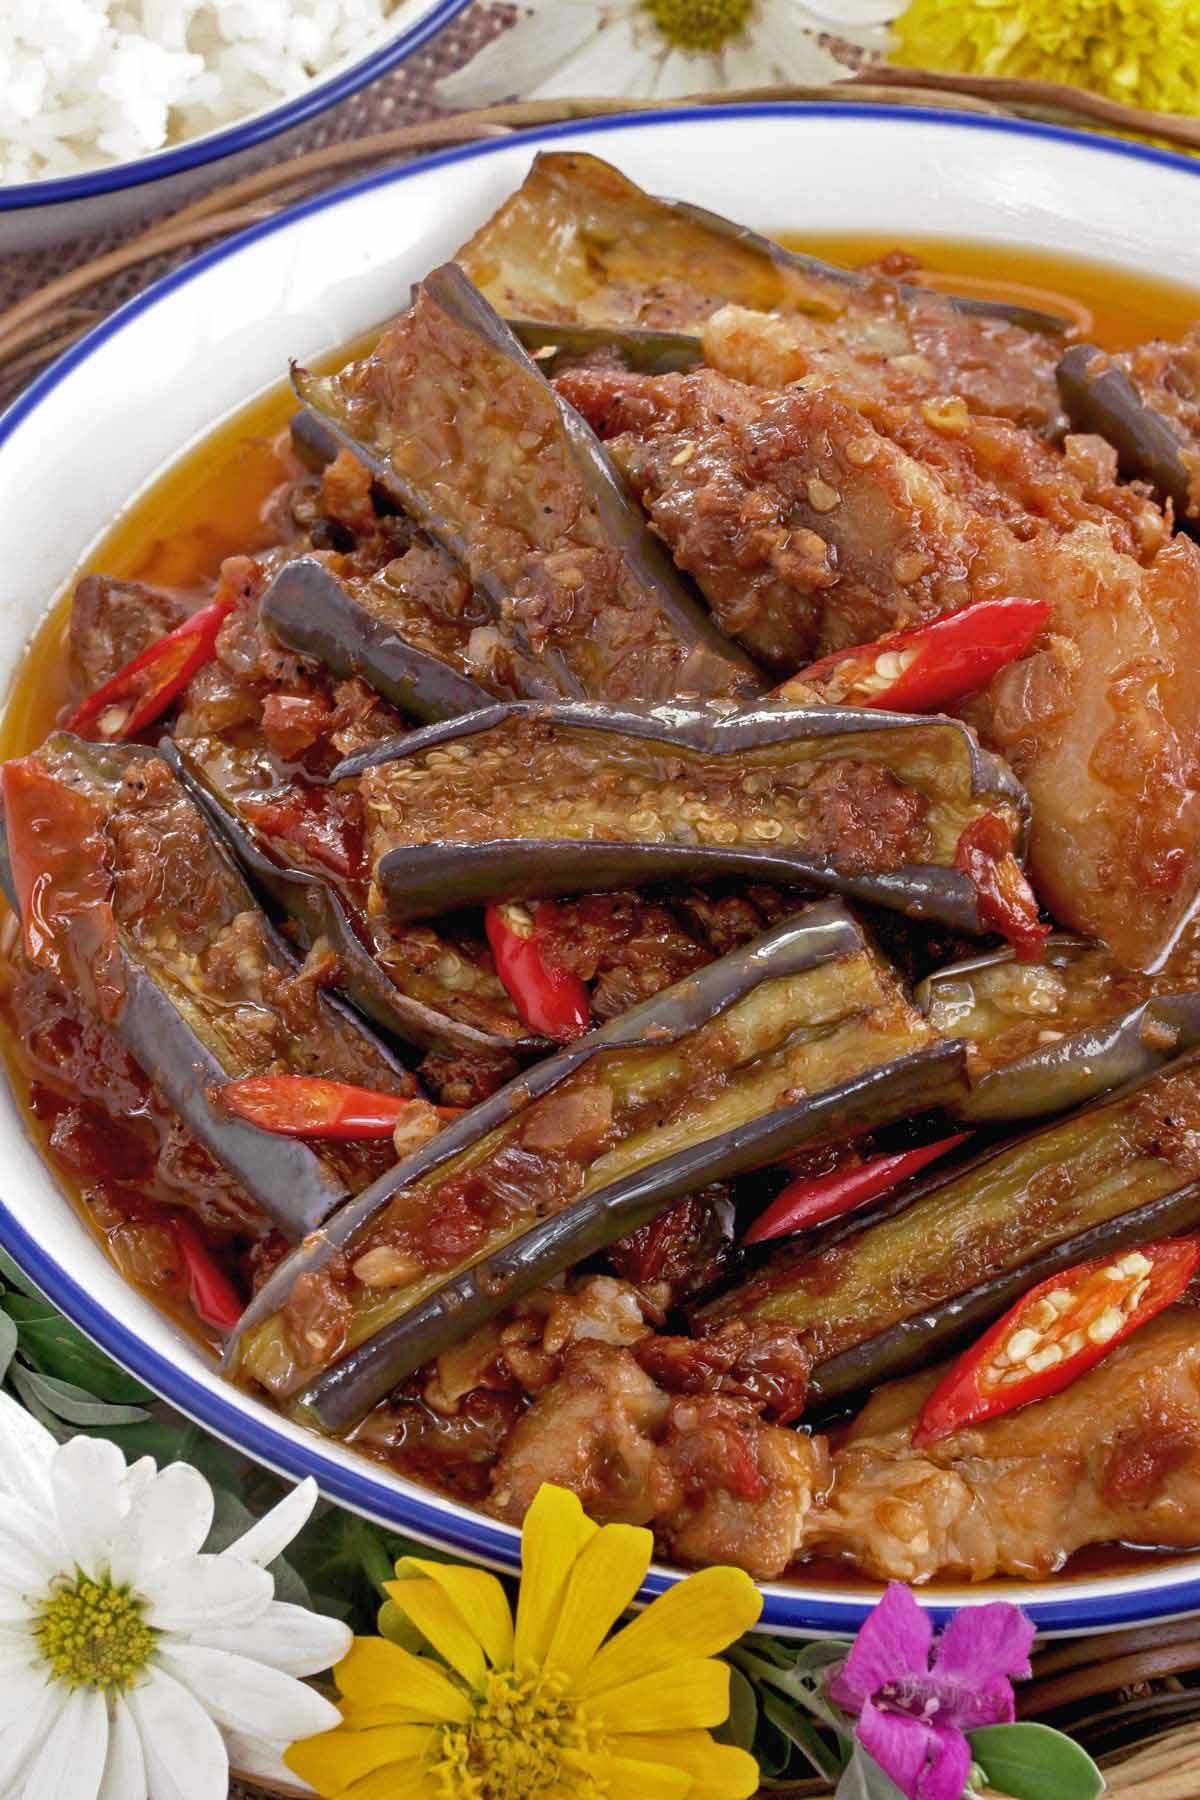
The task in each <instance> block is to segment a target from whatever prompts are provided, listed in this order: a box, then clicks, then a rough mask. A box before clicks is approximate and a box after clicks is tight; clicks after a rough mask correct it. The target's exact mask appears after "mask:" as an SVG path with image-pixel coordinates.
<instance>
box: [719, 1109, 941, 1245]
mask: <svg viewBox="0 0 1200 1800" xmlns="http://www.w3.org/2000/svg"><path fill="white" fill-rule="evenodd" d="M970 1135H971V1134H970V1132H969V1131H956V1132H955V1133H954V1135H953V1137H946V1138H939V1139H938V1140H937V1142H936V1143H934V1144H922V1145H921V1147H920V1149H918V1150H900V1151H897V1152H895V1153H894V1154H891V1155H884V1156H872V1157H871V1158H870V1159H869V1160H868V1161H867V1162H864V1163H859V1164H858V1166H857V1167H856V1168H853V1169H834V1171H833V1173H832V1174H830V1175H817V1176H815V1177H809V1176H802V1177H801V1178H800V1180H799V1181H792V1182H789V1183H788V1185H787V1187H785V1188H784V1190H783V1192H782V1193H781V1194H777V1195H776V1197H775V1199H774V1200H772V1202H771V1204H770V1206H768V1207H767V1209H766V1211H765V1212H763V1213H760V1215H759V1216H758V1218H757V1219H755V1221H754V1223H753V1225H752V1226H751V1227H750V1229H749V1231H748V1232H747V1233H746V1235H745V1237H744V1238H743V1239H742V1242H743V1243H744V1244H765V1243H766V1242H767V1241H768V1239H770V1238H778V1237H787V1236H788V1235H789V1234H790V1233H791V1232H793V1231H806V1230H807V1229H808V1227H809V1226H810V1225H819V1224H821V1223H822V1221H823V1220H825V1219H837V1218H840V1217H841V1215H842V1214H843V1213H848V1212H853V1211H854V1210H855V1208H856V1207H859V1206H865V1204H866V1202H867V1201H868V1200H875V1199H877V1198H878V1196H879V1195H880V1194H886V1193H887V1192H888V1189H889V1188H894V1187H899V1186H900V1183H901V1182H902V1181H907V1180H908V1177H909V1176H910V1175H915V1174H916V1173H917V1171H918V1169H923V1168H925V1166H926V1164H927V1163H931V1162H935V1161H936V1160H937V1158H938V1157H939V1156H946V1155H947V1154H948V1153H949V1152H950V1151H951V1150H953V1149H955V1148H956V1146H957V1145H959V1144H965V1143H966V1141H967V1139H968V1138H969V1137H970Z"/></svg>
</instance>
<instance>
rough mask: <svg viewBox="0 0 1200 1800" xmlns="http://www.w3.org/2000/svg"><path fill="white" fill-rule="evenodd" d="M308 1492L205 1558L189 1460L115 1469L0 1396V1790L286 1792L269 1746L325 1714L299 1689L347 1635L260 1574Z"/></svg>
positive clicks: (208, 1511)
mask: <svg viewBox="0 0 1200 1800" xmlns="http://www.w3.org/2000/svg"><path fill="white" fill-rule="evenodd" d="M316 1497H317V1491H316V1484H315V1483H314V1482H312V1481H307V1482H304V1483H302V1484H301V1485H300V1486H299V1487H297V1488H294V1489H293V1491H292V1492H291V1493H290V1494H289V1495H288V1496H287V1498H286V1499H285V1500H283V1501H281V1502H280V1504H279V1505H278V1506H277V1507H275V1509H274V1510H273V1511H272V1512H270V1513H268V1514H267V1516H266V1517H265V1518H264V1519H261V1520H260V1521H259V1522H258V1524H256V1525H255V1526H253V1527H252V1528H251V1530H250V1531H248V1532H247V1533H246V1534H245V1536H244V1537H242V1538H239V1539H238V1541H237V1543H235V1544H231V1545H230V1546H229V1548H228V1549H227V1550H223V1551H221V1552H220V1554H219V1555H212V1554H209V1555H205V1554H204V1552H203V1549H202V1546H203V1544H204V1543H205V1541H206V1539H207V1537H208V1534H209V1531H210V1530H211V1528H212V1522H213V1496H212V1490H211V1488H210V1487H209V1485H208V1483H207V1482H206V1481H205V1479H204V1477H203V1476H202V1475H200V1474H198V1473H197V1471H196V1470H195V1469H193V1468H191V1467H189V1465H188V1464H186V1463H173V1464H171V1465H170V1467H168V1468H165V1469H162V1470H159V1469H158V1468H156V1466H155V1464H154V1463H153V1462H152V1461H151V1459H150V1458H149V1457H145V1458H143V1459H142V1461H140V1462H137V1463H134V1464H133V1466H132V1467H128V1466H127V1465H126V1462H125V1458H124V1457H123V1456H122V1454H121V1452H120V1451H119V1450H118V1449H117V1448H116V1446H115V1445H114V1444H110V1443H105V1442H103V1441H101V1440H99V1439H95V1438H87V1437H76V1438H72V1439H71V1440H70V1441H69V1442H68V1443H66V1444H62V1445H59V1444H56V1443H55V1441H54V1439H53V1438H52V1437H51V1435H50V1433H49V1432H48V1431H46V1430H45V1429H44V1428H43V1427H42V1426H41V1425H39V1424H38V1423H37V1421H36V1420H34V1419H33V1418H31V1417H30V1415H29V1414H28V1413H27V1412H25V1411H24V1410H23V1409H22V1408H21V1407H19V1406H18V1405H17V1404H16V1403H15V1402H14V1401H13V1400H10V1399H9V1397H8V1396H7V1395H6V1394H0V1794H2V1795H4V1796H5V1800H226V1795H227V1794H228V1791H229V1770H230V1766H231V1765H232V1766H233V1767H234V1768H236V1769H239V1770H241V1771H243V1772H245V1773H246V1774H248V1775H253V1776H256V1777H258V1778H259V1779H261V1780H264V1781H278V1782H279V1783H280V1784H282V1785H289V1784H290V1785H291V1786H292V1787H293V1788H294V1787H295V1782H296V1778H295V1776H294V1775H291V1774H289V1772H288V1770H287V1769H286V1768H285V1767H284V1765H283V1763H282V1761H281V1752H282V1751H283V1749H284V1748H285V1747H286V1746H287V1745H288V1744H290V1743H291V1742H292V1741H293V1740H294V1739H296V1738H303V1737H308V1736H310V1735H311V1734H312V1733H314V1732H317V1731H327V1730H329V1729H330V1728H331V1727H332V1726H334V1725H336V1724H337V1723H338V1718H339V1715H338V1712H337V1710H336V1708H335V1707H333V1706H332V1705H331V1704H330V1702H329V1701H328V1700H326V1699H324V1698H323V1697H322V1696H321V1695H320V1694H318V1693H317V1692H315V1690H314V1689H312V1688H310V1687H307V1686H305V1684H304V1682H303V1681H301V1680H299V1679H297V1678H298V1677H299V1676H302V1675H313V1674H316V1673H318V1672H319V1671H320V1670H322V1669H327V1668H329V1667H330V1666H331V1665H332V1664H333V1663H335V1662H338V1661H339V1660H340V1659H341V1657H342V1656H343V1655H344V1654H345V1653H346V1651H347V1649H348V1648H349V1646H350V1642H351V1633H350V1631H349V1630H348V1629H347V1627H346V1626H345V1625H342V1624H340V1623H339V1622H338V1621H337V1620H335V1619H327V1618H323V1617H321V1616H320V1615H318V1614H316V1613H311V1612H308V1611H307V1610H306V1609H305V1608H304V1607H301V1606H288V1605H284V1604H283V1603H281V1602H279V1601H277V1600H276V1599H275V1582H274V1578H273V1576H271V1575H270V1574H269V1573H268V1568H267V1565H268V1564H270V1563H271V1562H273V1561H274V1560H275V1558H276V1557H277V1556H278V1555H279V1554H280V1552H281V1551H282V1550H283V1549H284V1548H285V1547H286V1546H287V1545H288V1544H289V1543H290V1542H291V1540H292V1539H293V1538H294V1537H295V1535H296V1533H297V1532H298V1531H299V1530H300V1528H301V1526H302V1525H303V1524H304V1523H305V1521H306V1519H307V1518H308V1516H309V1514H310V1513H311V1511H312V1509H313V1505H314V1503H315V1501H316Z"/></svg>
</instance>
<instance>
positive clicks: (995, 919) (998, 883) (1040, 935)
mask: <svg viewBox="0 0 1200 1800" xmlns="http://www.w3.org/2000/svg"><path fill="white" fill-rule="evenodd" d="M954 867H955V868H956V869H957V870H958V871H959V873H960V874H963V875H966V876H967V877H969V879H970V881H971V883H972V885H973V886H974V889H975V892H976V894H977V896H978V904H979V920H980V923H981V924H982V925H985V926H991V928H992V930H993V931H998V932H999V933H1000V935H1001V937H1004V938H1007V940H1008V942H1009V943H1010V944H1011V945H1012V947H1013V950H1014V951H1015V953H1016V958H1017V961H1018V962H1039V961H1040V960H1041V956H1042V949H1043V946H1044V944H1045V942H1046V939H1047V938H1048V937H1049V935H1050V927H1049V925H1045V924H1043V922H1042V921H1041V919H1039V917H1038V903H1037V896H1036V895H1035V894H1034V891H1033V889H1032V888H1031V887H1030V885H1029V883H1028V881H1027V880H1026V879H1025V872H1024V870H1023V869H1022V868H1021V865H1020V863H1019V862H1018V861H1017V859H1016V857H1015V856H1014V855H1013V851H1012V833H1011V832H1010V830H1009V828H1008V826H1007V825H1006V824H1005V822H1004V820H1003V819H1002V818H1000V816H999V814H997V813H992V812H988V813H983V814H982V815H981V817H979V818H978V819H975V820H973V821H972V823H971V824H970V825H968V826H967V828H966V830H965V831H964V832H963V834H962V836H961V837H960V838H959V840H958V845H957V848H956V849H955V852H954Z"/></svg>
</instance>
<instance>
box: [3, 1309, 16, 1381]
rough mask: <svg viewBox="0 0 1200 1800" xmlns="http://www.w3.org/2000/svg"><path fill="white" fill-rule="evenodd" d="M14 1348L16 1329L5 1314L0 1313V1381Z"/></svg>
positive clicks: (11, 1357) (4, 1374) (6, 1370)
mask: <svg viewBox="0 0 1200 1800" xmlns="http://www.w3.org/2000/svg"><path fill="white" fill-rule="evenodd" d="M16 1348H17V1328H16V1326H15V1325H14V1323H13V1321H12V1320H11V1319H10V1318H9V1316H8V1314H7V1313H0V1381H3V1380H4V1377H5V1376H6V1375H7V1374H8V1365H9V1363H10V1362H11V1361H12V1359H13V1353H14V1352H15V1350H16Z"/></svg>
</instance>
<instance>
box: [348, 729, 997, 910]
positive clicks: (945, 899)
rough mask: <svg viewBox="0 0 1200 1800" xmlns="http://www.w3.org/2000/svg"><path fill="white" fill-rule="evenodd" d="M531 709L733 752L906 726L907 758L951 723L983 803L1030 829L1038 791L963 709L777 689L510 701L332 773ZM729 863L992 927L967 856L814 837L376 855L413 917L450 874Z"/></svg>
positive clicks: (588, 886)
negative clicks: (860, 865) (898, 857)
mask: <svg viewBox="0 0 1200 1800" xmlns="http://www.w3.org/2000/svg"><path fill="white" fill-rule="evenodd" d="M521 721H531V722H533V723H535V724H537V725H541V726H545V727H547V728H549V729H551V730H557V729H559V728H561V729H563V730H570V731H573V732H581V733H582V732H596V733H602V734H604V733H608V734H612V735H614V736H616V737H618V738H623V739H625V740H627V741H636V742H641V743H644V744H647V745H649V746H650V747H651V748H652V749H654V750H658V749H660V748H664V749H679V750H681V751H686V752H689V753H693V754H699V755H706V756H724V755H729V756H731V757H736V756H738V755H739V754H747V753H751V752H757V751H763V750H767V749H769V748H771V747H772V746H775V745H795V746H797V747H800V746H802V745H805V744H821V743H825V742H828V741H829V740H836V739H838V738H842V737H845V738H847V739H848V740H850V739H853V738H861V737H867V738H868V739H869V738H871V737H874V736H875V735H876V734H880V733H882V734H888V733H892V734H894V742H895V744H896V746H897V759H898V760H899V759H900V758H901V756H902V753H903V751H904V750H906V749H907V748H909V747H910V746H912V745H914V744H915V743H917V742H920V741H922V739H923V738H928V737H929V736H931V735H933V734H937V733H941V732H944V733H945V734H946V738H945V742H946V743H947V745H948V746H950V747H951V748H952V749H953V751H954V752H955V754H956V755H961V756H962V757H963V758H964V759H965V785H966V787H967V789H969V799H970V804H972V805H976V804H977V805H978V806H979V809H980V810H981V811H982V810H986V808H987V807H988V806H990V805H993V804H994V805H997V806H1001V807H1003V808H1005V809H1006V810H1008V811H1009V812H1010V814H1011V815H1012V816H1014V817H1015V819H1016V821H1017V824H1018V828H1019V834H1020V837H1021V838H1023V835H1024V829H1025V825H1026V821H1027V819H1028V802H1027V800H1026V797H1025V794H1024V791H1023V789H1022V788H1021V787H1020V785H1019V784H1018V782H1017V781H1016V778H1015V777H1014V776H1013V774H1012V772H1011V770H1010V769H1009V768H1008V767H1007V765H1006V764H1004V763H1002V762H1000V761H999V759H998V758H995V757H993V756H991V755H989V754H988V753H987V752H986V751H984V750H982V749H981V748H980V746H979V743H978V741H977V739H976V738H975V737H974V736H973V734H972V733H971V732H970V731H969V729H968V728H967V727H965V726H964V725H963V724H962V723H961V722H960V721H959V720H953V719H946V718H942V717H939V716H936V715H935V716H929V717H926V716H922V717H920V718H914V717H912V716H910V715H907V714H903V713H888V712H882V711H873V710H871V709H869V708H864V709H861V710H857V709H854V708H848V707H819V706H818V707H807V708H805V707H793V706H788V705H787V704H786V703H769V702H766V703H761V704H759V705H757V706H754V707H745V708H742V709H740V710H739V711H737V712H725V711H721V710H720V709H719V708H718V707H716V706H710V707H695V706H693V707H687V706H666V705H664V706H658V707H653V708H648V709H646V710H645V711H641V712H638V713H633V712H629V711H627V710H623V709H621V708H618V707H613V706H607V705H604V704H602V703H599V702H591V703H586V704H577V705H574V706H553V705H552V706H542V705H537V704H535V703H532V702H512V703H508V704H496V705H493V706H490V707H487V708H485V709H483V710H482V711H480V712H478V713H474V714H471V715H468V716H465V717H463V718H460V719H457V720H453V721H447V722H445V723H443V724H442V725H439V726H433V727H429V728H427V729H425V730H424V731H420V732H414V733H412V734H410V735H409V736H407V737H404V738H400V739H394V740H392V741H390V742H389V743H387V744H384V745H381V746H377V747H375V748H374V749H372V750H370V751H366V752H364V753H363V754H361V755H359V756H355V757H351V758H349V759H347V760H346V761H345V762H343V763H341V764H339V765H338V767H337V768H336V769H335V770H334V771H333V774H332V776H331V779H332V780H335V781H337V780H344V779H348V778H351V777H356V776H359V775H361V774H364V773H365V772H367V771H368V770H371V769H377V768H380V767H383V766H385V765H387V764H389V763H393V762H399V761H403V760H405V759H407V758H410V757H413V756H419V755H422V754H424V753H426V752H428V751H431V750H436V749H438V748H440V747H441V746H443V745H446V744H450V743H454V742H459V741H462V740H463V739H466V738H470V737H475V736H480V735H482V734H484V733H487V732H489V731H494V730H499V729H503V728H504V727H506V726H510V725H513V724H517V723H519V722H521ZM615 748H619V747H615ZM850 753H851V754H852V747H851V751H850ZM885 760H886V759H885ZM964 823H966V820H964ZM725 876H746V877H748V878H750V879H753V880H760V881H779V882H783V883H785V884H787V885H790V886H797V885H799V886H801V887H805V888H810V889H811V888H816V889H818V890H821V889H824V890H833V891H835V892H839V893H844V894H847V895H849V896H851V897H853V898H855V899H860V900H865V901H872V902H875V903H877V904H879V905H882V906H887V907H890V908H892V909H895V910H899V911H902V912H907V913H908V914H909V915H910V916H912V917H914V918H917V919H927V920H932V921H937V922H938V923H941V924H944V925H948V926H950V927H951V928H953V929H954V930H957V931H961V932H965V933H968V934H978V933H979V932H980V931H981V930H982V929H983V927H982V926H981V923H980V919H979V914H978V910H977V897H976V893H975V890H974V888H973V886H972V884H971V882H970V881H969V880H968V879H967V877H966V876H965V875H964V874H962V873H961V872H959V871H957V870H955V869H953V868H950V867H945V866H941V865H937V864H910V865H907V866H905V867H902V868H899V869H895V870H881V871H872V870H868V871H861V872H860V871H853V872H849V871H847V870H845V869H843V868H840V867H839V866H838V865H837V863H836V862H835V860H834V859H833V858H832V857H831V856H828V855H824V854H821V853H813V852H811V851H806V850H805V849H804V847H803V846H802V845H796V846H793V847H789V848H788V849H786V850H774V849H771V848H769V847H766V846H762V845H758V846H755V845H741V846H737V845H731V846H730V847H728V848H723V847H717V846H714V845H688V844H672V843H662V842H657V841H640V842H639V841H629V842H621V841H619V842H615V843H614V842H605V841H602V840H589V839H571V840H555V839H550V838H540V837H538V838H531V839H528V840H525V841H509V840H505V839H503V838H497V839H495V840H494V841H492V842H490V843H468V844H458V843H454V842H452V841H446V840H445V839H444V838H441V839H439V840H438V841H436V842H434V843H429V844H415V845H404V846H403V847H401V848H396V849H394V850H391V851H385V852H384V854H383V855H381V856H380V858H379V861H378V864H377V868H376V880H377V882H378V885H379V888H380V891H381V893H382V894H383V896H384V898H385V899H386V902H387V905H388V908H389V910H390V911H391V912H392V913H393V915H394V916H395V917H397V918H401V919H416V918H422V917H428V916H431V915H432V914H435V913H436V912H438V911H441V910H444V907H445V894H446V892H447V887H448V886H449V887H451V888H452V889H453V891H454V892H455V893H456V894H457V895H458V897H459V898H460V900H462V901H463V902H467V901H484V900H491V899H525V898H532V897H535V896H538V895H543V896H549V895H551V894H567V893H579V892H587V891H595V890H597V889H600V888H604V887H612V886H626V885H633V886H643V885H646V884H647V883H651V882H658V881H665V880H675V879H684V880H703V879H715V878H721V877H725Z"/></svg>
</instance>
